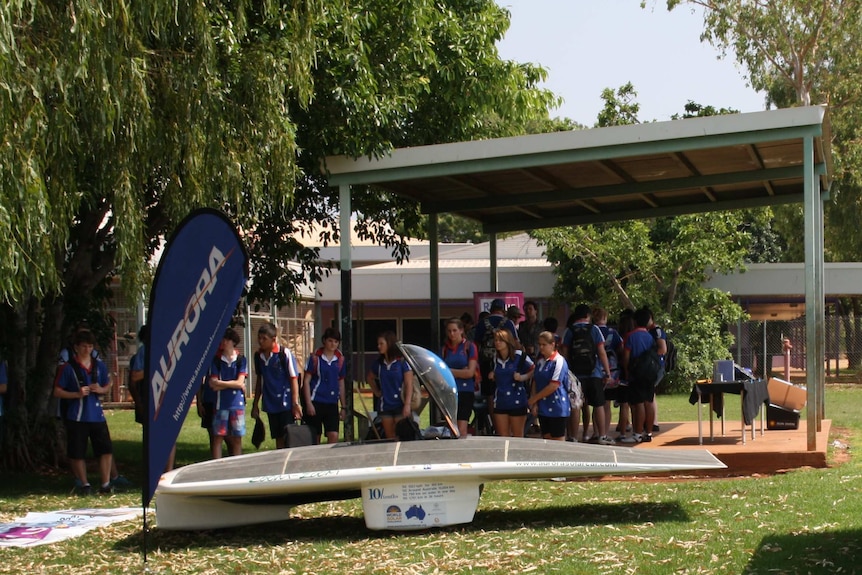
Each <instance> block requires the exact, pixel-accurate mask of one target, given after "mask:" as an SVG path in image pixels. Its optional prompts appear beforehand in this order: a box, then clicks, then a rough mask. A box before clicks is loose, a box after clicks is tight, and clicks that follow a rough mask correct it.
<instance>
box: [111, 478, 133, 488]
mask: <svg viewBox="0 0 862 575" xmlns="http://www.w3.org/2000/svg"><path fill="white" fill-rule="evenodd" d="M131 486H132V482H131V481H129V480H128V479H126V478H125V476H123V475H117V476H116V477H114V478H113V479H111V487H119V488H124V487H131Z"/></svg>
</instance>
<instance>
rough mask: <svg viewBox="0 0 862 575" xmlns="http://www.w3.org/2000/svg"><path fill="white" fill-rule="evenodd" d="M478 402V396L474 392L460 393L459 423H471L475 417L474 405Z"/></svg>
mask: <svg viewBox="0 0 862 575" xmlns="http://www.w3.org/2000/svg"><path fill="white" fill-rule="evenodd" d="M475 401H476V394H475V393H473V392H472V391H459V392H458V416H457V417H456V419H457V420H458V421H470V417H471V416H472V415H473V403H474V402H475Z"/></svg>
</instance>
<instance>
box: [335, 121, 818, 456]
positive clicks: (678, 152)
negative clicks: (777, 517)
mask: <svg viewBox="0 0 862 575" xmlns="http://www.w3.org/2000/svg"><path fill="white" fill-rule="evenodd" d="M830 137H831V135H830V129H829V120H828V113H827V109H826V108H825V107H823V106H809V107H802V108H788V109H782V110H774V111H766V112H755V113H749V114H734V115H727V116H713V117H708V118H692V119H686V120H675V121H669V122H656V123H651V124H638V125H633V126H615V127H609V128H597V129H591V130H579V131H568V132H554V133H550V134H537V135H529V136H519V137H514V138H501V139H494V140H479V141H471V142H458V143H452V144H440V145H432V146H420V147H414V148H404V149H397V150H394V151H392V153H391V154H389V155H388V156H386V157H382V158H349V157H345V156H329V157H327V158H325V161H324V162H325V163H324V166H323V167H324V170H325V173H326V175H327V177H328V181H329V184H330V185H331V186H334V187H338V188H339V192H340V199H341V214H342V216H341V217H342V227H343V229H348V228H349V214H350V212H351V208H350V193H351V188H352V187H354V186H360V185H373V186H376V187H379V188H382V189H384V190H387V191H389V192H392V193H394V194H397V195H399V196H402V197H404V198H406V199H409V200H412V201H416V202H419V204H420V206H421V209H422V211H423V212H424V213H427V214H429V216H430V217H429V222H430V223H429V238H430V241H431V250H430V254H431V260H432V264H431V284H432V285H431V300H432V301H431V329H432V330H433V331H436V330H437V329H438V327H437V326H438V325H439V308H438V302H439V292H438V290H437V288H436V283H437V278H438V273H437V269H436V268H435V261H436V256H437V249H436V245H437V218H436V216H437V215H438V214H440V213H446V212H450V213H457V214H459V215H462V216H466V217H469V218H473V219H475V220H478V221H479V222H481V223H482V226H483V229H484V231H485V232H486V233H489V234H491V236H492V242H491V245H492V250H491V252H492V253H491V260H492V262H493V261H494V259H495V253H494V249H493V245H494V238H495V235H496V234H497V233H499V232H505V231H513V230H530V229H537V228H546V227H556V226H573V225H582V224H592V223H601V222H613V221H623V220H630V219H642V218H654V217H660V216H675V215H683V214H690V213H699V212H708V211H719V210H734V209H740V208H753V207H760V206H769V205H776V204H786V203H797V202H802V203H803V205H804V212H805V218H804V221H805V224H804V228H805V229H804V230H803V232H804V237H805V268H804V270H805V271H804V275H805V311H806V313H805V316H806V340H807V344H808V345H807V354H808V357H807V359H808V365H809V366H811V369H809V370H808V376H807V377H808V380H807V383H808V406H809V409H808V433H809V448H810V449H814V441H815V433H816V431H817V430H818V429H819V426H820V420H821V419H822V417H823V385H824V381H825V371H824V366H823V362H822V361H820V360H819V359H818V358H822V357H823V355H824V350H825V344H824V341H825V340H824V312H825V305H824V287H823V201H824V200H825V199H826V194H827V193H828V190H829V185H830V183H831V177H832V158H831V148H830ZM717 239H718V240H720V238H717ZM341 249H342V252H341V254H342V258H341V277H342V283H341V289H342V306H341V307H342V328H343V329H342V333H343V335H344V337H345V338H346V341H344V342H343V343H344V345H345V347H346V351H350V347H349V346H350V341H349V334H350V327H351V317H350V309H351V299H352V298H351V281H350V274H351V262H350V245H349V243H348V242H343V243H342V245H341ZM495 278H496V268H495V266H494V265H493V263H492V266H491V273H490V277H489V286H488V287H489V291H495V290H496V279H495ZM437 339H439V337H438V338H437ZM814 366H818V367H817V368H814ZM348 397H350V395H349V394H348ZM351 433H352V431H351Z"/></svg>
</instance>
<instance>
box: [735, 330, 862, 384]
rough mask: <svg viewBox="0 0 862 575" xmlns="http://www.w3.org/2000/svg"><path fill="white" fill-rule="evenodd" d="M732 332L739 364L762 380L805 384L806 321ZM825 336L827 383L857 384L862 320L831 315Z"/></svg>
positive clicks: (861, 347) (861, 359)
mask: <svg viewBox="0 0 862 575" xmlns="http://www.w3.org/2000/svg"><path fill="white" fill-rule="evenodd" d="M731 332H732V333H733V334H734V337H735V340H736V346H735V347H734V348H732V349H731V350H730V351H731V354H732V355H733V358H734V360H735V361H736V363H738V364H739V365H741V366H743V367H749V368H751V369H752V370H753V371H754V373H755V374H756V375H757V376H758V377H770V376H771V377H779V378H781V379H788V380H790V381H792V382H793V383H797V384H803V385H804V384H805V378H806V371H807V355H806V342H805V318H804V317H803V318H799V319H794V320H786V321H783V320H761V321H748V322H743V323H742V324H741V325H740V326H732V327H731ZM737 332H738V333H737ZM825 334H826V356H825V358H824V365H825V369H826V377H827V381H844V382H850V381H852V382H856V381H857V380H858V379H859V377H858V372H859V367H860V361H862V337H860V334H862V319H859V318H856V317H854V316H852V315H828V316H827V317H826V324H825ZM788 344H789V345H788ZM788 360H789V361H788ZM764 367H765V369H764Z"/></svg>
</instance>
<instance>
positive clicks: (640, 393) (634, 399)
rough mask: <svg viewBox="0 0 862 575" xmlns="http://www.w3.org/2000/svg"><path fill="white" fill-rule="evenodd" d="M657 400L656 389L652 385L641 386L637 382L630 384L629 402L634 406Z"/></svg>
mask: <svg viewBox="0 0 862 575" xmlns="http://www.w3.org/2000/svg"><path fill="white" fill-rule="evenodd" d="M653 399H655V387H653V386H652V385H650V384H646V385H640V384H638V383H637V382H629V391H628V402H629V403H631V404H632V405H637V404H639V403H649V402H651V401H652V400H653Z"/></svg>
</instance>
